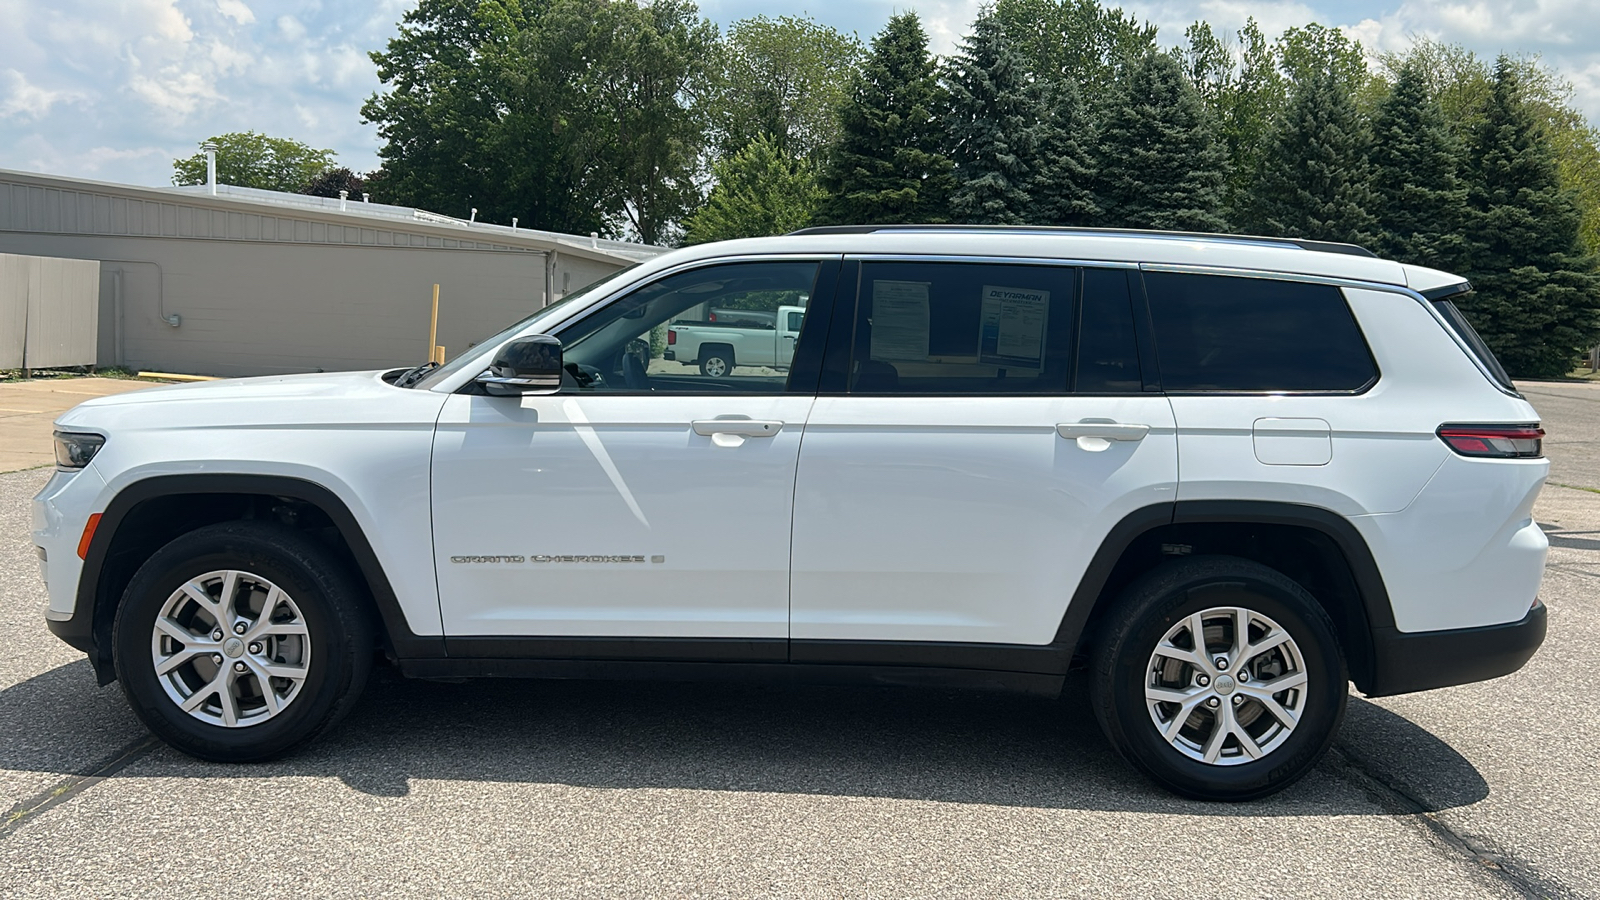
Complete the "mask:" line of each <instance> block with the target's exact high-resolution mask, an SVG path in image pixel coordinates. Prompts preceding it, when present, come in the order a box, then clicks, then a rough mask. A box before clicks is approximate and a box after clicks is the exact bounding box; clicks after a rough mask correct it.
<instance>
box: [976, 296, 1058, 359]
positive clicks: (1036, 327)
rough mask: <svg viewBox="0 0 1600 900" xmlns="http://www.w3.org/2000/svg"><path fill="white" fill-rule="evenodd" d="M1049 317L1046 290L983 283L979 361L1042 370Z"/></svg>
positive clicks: (979, 320)
mask: <svg viewBox="0 0 1600 900" xmlns="http://www.w3.org/2000/svg"><path fill="white" fill-rule="evenodd" d="M1049 319H1050V292H1049V291H1041V290H1038V289H1036V288H1013V287H1000V286H997V285H991V284H986V285H984V286H983V313H982V315H980V316H979V317H978V361H979V362H982V363H986V364H989V365H996V366H1004V367H1006V368H1008V369H1032V370H1034V371H1039V370H1042V369H1043V368H1044V337H1045V329H1046V325H1047V324H1048V322H1049Z"/></svg>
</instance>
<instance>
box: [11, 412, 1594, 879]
mask: <svg viewBox="0 0 1600 900" xmlns="http://www.w3.org/2000/svg"><path fill="white" fill-rule="evenodd" d="M1541 392H1543V393H1547V394H1550V395H1552V396H1542V395H1541ZM1528 394H1529V398H1530V399H1531V400H1532V401H1533V402H1534V403H1535V405H1536V406H1538V407H1539V409H1540V412H1541V415H1542V416H1543V417H1544V419H1545V423H1546V427H1547V428H1548V429H1549V431H1550V434H1551V442H1550V444H1549V453H1550V455H1551V457H1552V459H1553V461H1554V473H1553V474H1552V481H1558V482H1561V483H1563V484H1572V485H1578V486H1590V487H1596V488H1600V447H1597V442H1600V390H1594V389H1590V388H1587V387H1584V386H1581V385H1532V386H1528ZM48 474H49V473H48V471H46V470H35V471H24V472H16V473H12V474H3V475H0V808H6V807H9V808H10V810H11V813H10V814H9V815H8V816H7V818H6V820H5V821H4V822H0V896H17V897H34V896H39V897H56V896H104V897H113V896H157V895H161V896H202V895H205V896H224V897H225V896H249V897H278V896H291V895H293V896H333V895H370V896H392V897H456V896H475V897H479V896H539V897H616V896H640V897H763V896H783V897H902V896H905V897H911V896H916V897H985V898H987V897H1046V896H1050V897H1055V896H1062V897H1106V896H1117V897H1223V896H1227V897H1247V898H1252V900H1255V898H1266V897H1285V896H1315V897H1422V896H1429V897H1587V896H1600V838H1597V837H1596V828H1595V824H1594V823H1595V815H1596V814H1595V812H1594V810H1595V809H1596V807H1597V806H1600V756H1597V751H1596V749H1595V741H1594V732H1595V723H1596V722H1597V721H1600V712H1597V710H1600V678H1596V677H1595V673H1596V672H1600V493H1597V492H1594V491H1588V490H1580V489H1577V488H1575V487H1573V488H1563V487H1549V488H1547V489H1546V491H1545V493H1544V495H1543V496H1542V497H1541V499H1540V502H1539V505H1538V507H1537V510H1536V514H1537V517H1538V520H1539V522H1540V523H1541V524H1542V525H1543V526H1544V527H1545V529H1546V531H1547V532H1548V533H1549V534H1550V537H1551V544H1552V547H1551V555H1550V565H1549V568H1548V570H1547V573H1546V576H1545V582H1544V586H1543V589H1542V595H1543V597H1544V600H1545V602H1546V603H1547V605H1548V606H1549V607H1550V635H1549V638H1548V640H1547V641H1546V643H1545V646H1544V648H1543V649H1542V650H1541V651H1540V653H1539V654H1538V655H1537V656H1535V657H1534V659H1533V660H1532V662H1530V663H1529V664H1528V666H1527V667H1526V668H1525V669H1523V670H1522V671H1521V672H1518V673H1516V674H1515V675H1511V676H1508V677H1506V678H1503V679H1499V680H1495V681H1491V682H1486V683H1483V684H1477V685H1468V686H1463V687H1457V688H1449V689H1444V690H1439V691H1432V692H1428V693H1424V694H1417V695H1412V696H1408V697H1397V698H1386V699H1381V700H1375V701H1368V700H1364V699H1361V698H1359V697H1354V696H1353V697H1352V698H1351V701H1350V709H1349V713H1348V716H1347V718H1346V720H1345V724H1344V728H1343V731H1342V733H1341V736H1340V738H1339V741H1338V743H1337V744H1336V746H1335V748H1334V750H1333V752H1332V753H1330V754H1329V756H1328V758H1327V759H1326V761H1325V762H1324V763H1323V764H1322V765H1321V766H1320V767H1319V768H1318V769H1317V770H1316V771H1314V772H1313V773H1312V774H1311V775H1310V776H1309V777H1307V778H1306V779H1305V780H1304V781H1302V782H1301V783H1299V784H1298V785H1296V786H1294V787H1293V788H1291V789H1289V790H1288V791H1286V792H1284V793H1282V794H1280V795H1278V796H1276V797H1273V798H1269V799H1267V800H1264V801H1260V802H1254V803H1247V804H1237V805H1216V804H1204V803H1194V802H1189V801H1184V800H1179V799H1176V798H1173V797H1171V796H1170V795H1167V794H1165V793H1163V792H1161V791H1159V790H1157V789H1155V788H1153V787H1152V786H1150V785H1149V784H1148V783H1146V782H1145V781H1143V780H1142V779H1141V778H1140V777H1139V776H1137V775H1136V774H1134V773H1133V772H1132V771H1131V770H1130V769H1129V768H1127V767H1126V766H1125V765H1124V764H1122V763H1121V762H1120V761H1119V760H1117V759H1116V758H1115V756H1114V755H1113V754H1112V753H1111V751H1110V750H1109V749H1108V747H1107V746H1106V744H1105V742H1104V740H1103V739H1102V738H1101V736H1100V733H1099V730H1098V728H1097V727H1096V726H1095V723H1094V721H1093V717H1092V715H1091V714H1090V712H1089V708H1088V706H1087V704H1086V703H1084V702H1083V700H1082V699H1081V697H1080V696H1079V694H1078V693H1077V692H1079V691H1081V690H1082V685H1081V683H1078V684H1074V683H1072V682H1069V685H1068V691H1067V696H1065V697H1064V698H1063V699H1062V700H1061V701H1059V702H1052V701H1043V700H1037V699H1032V698H1025V697H1011V696H1002V695H974V694H962V693H955V692H939V691H931V692H920V691H911V690H898V689H887V688H885V689H864V690H863V689H823V688H778V687H756V686H736V685H673V684H629V683H582V682H531V681H530V682H513V681H483V682H474V683H467V684H433V683H422V682H409V681H404V680H401V679H398V678H396V677H393V676H391V675H388V674H386V673H384V672H379V673H377V674H376V676H375V678H374V680H373V682H372V683H371V684H369V686H368V689H367V692H366V694H365V696H364V698H363V700H362V702H361V705H360V706H359V708H358V709H357V710H356V712H355V713H354V714H353V715H352V716H351V717H350V718H349V719H347V720H346V721H345V722H344V724H342V725H341V726H340V727H339V728H338V729H336V731H334V732H333V733H332V734H330V735H329V736H327V737H326V738H325V739H323V740H322V741H321V742H319V743H318V744H316V745H314V746H313V747H312V748H310V749H309V750H308V751H306V752H304V753H302V754H300V755H298V756H296V757H294V758H291V759H288V760H283V761H280V762H276V763H270V764H265V765H252V766H227V765H215V764H209V763H201V762H196V761H194V760H192V759H189V758H187V757H184V756H182V755H180V754H177V753H175V752H173V751H171V750H169V749H167V748H166V747H164V746H162V745H160V744H157V743H155V742H153V741H152V740H151V739H149V738H148V736H147V733H146V732H145V731H144V729H143V728H142V727H141V726H140V725H139V724H138V722H137V721H135V720H134V718H133V716H132V715H131V713H129V712H128V711H127V709H126V706H125V704H124V702H123V698H122V695H121V692H120V689H119V688H117V687H116V686H111V687H106V688H98V687H96V686H95V685H94V678H93V675H92V673H91V672H90V670H89V667H88V664H87V663H86V662H85V661H84V660H83V658H82V656H81V655H80V654H77V653H76V652H75V651H73V650H71V649H70V648H68V647H67V646H65V645H64V644H61V643H60V642H59V641H57V640H55V639H54V638H53V637H52V636H51V635H50V634H49V633H48V632H47V631H46V630H45V628H44V625H43V621H42V609H43V605H44V593H43V589H42V587H41V585H40V584H39V579H38V573H37V567H36V564H35V561H34V558H33V553H32V546H31V544H30V542H29V540H28V537H27V531H28V510H27V500H28V498H29V497H30V496H31V495H32V494H33V493H34V491H36V490H37V489H38V487H39V486H40V485H42V484H43V483H44V481H45V479H46V478H47V477H48Z"/></svg>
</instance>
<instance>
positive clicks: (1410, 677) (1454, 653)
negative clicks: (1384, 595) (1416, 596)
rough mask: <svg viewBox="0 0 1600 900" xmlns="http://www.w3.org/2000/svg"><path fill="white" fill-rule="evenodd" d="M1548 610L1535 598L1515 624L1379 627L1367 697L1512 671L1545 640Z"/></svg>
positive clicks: (1401, 692)
mask: <svg viewBox="0 0 1600 900" xmlns="http://www.w3.org/2000/svg"><path fill="white" fill-rule="evenodd" d="M1546 617H1547V610H1546V609H1545V605H1544V604H1543V603H1541V602H1539V601H1537V600H1535V601H1534V603H1533V608H1532V609H1530V610H1528V614H1527V615H1525V616H1523V617H1522V619H1520V620H1519V621H1516V622H1506V623H1504V624H1501V625H1485V626H1483V627H1481V628H1457V629H1452V630H1449V631H1415V632H1404V631H1399V630H1397V629H1395V628H1379V629H1377V630H1376V633H1374V634H1373V636H1372V648H1373V662H1374V666H1373V669H1374V671H1373V678H1372V689H1371V690H1369V691H1367V692H1366V694H1367V696H1369V697H1388V696H1392V695H1394V694H1410V693H1413V692H1415V691H1427V690H1432V689H1433V688H1441V687H1449V686H1450V685H1455V684H1470V683H1471V682H1474V681H1487V680H1488V679H1490V678H1499V677H1500V676H1501V675H1509V674H1511V673H1512V672H1515V671H1516V670H1518V669H1520V668H1522V666H1523V664H1524V663H1526V662H1527V661H1528V660H1530V659H1532V658H1533V654H1534V653H1535V652H1537V651H1538V649H1539V645H1540V644H1543V643H1544V635H1545V629H1546Z"/></svg>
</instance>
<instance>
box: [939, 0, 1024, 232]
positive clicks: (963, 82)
mask: <svg viewBox="0 0 1600 900" xmlns="http://www.w3.org/2000/svg"><path fill="white" fill-rule="evenodd" d="M946 85H947V88H948V91H949V96H950V105H949V108H948V113H947V115H946V117H945V122H946V125H945V127H946V130H947V135H948V140H949V141H950V147H951V150H950V158H951V160H952V161H953V162H954V163H955V185H956V186H955V190H954V191H953V192H952V194H951V196H950V217H951V220H952V221H956V222H963V223H969V224H975V225H1021V224H1023V223H1025V222H1026V221H1027V219H1028V213H1029V207H1030V206H1031V202H1030V200H1029V197H1028V193H1027V186H1028V183H1029V181H1030V180H1031V179H1032V177H1033V175H1034V170H1035V168H1036V167H1037V165H1038V162H1039V160H1038V158H1037V156H1038V154H1037V142H1038V137H1039V134H1038V126H1039V123H1040V122H1041V121H1042V120H1043V119H1044V118H1045V117H1046V114H1047V111H1046V109H1045V107H1044V103H1043V102H1042V100H1041V94H1040V92H1039V91H1038V90H1036V89H1034V88H1033V86H1031V85H1029V84H1028V80H1027V75H1026V73H1025V72H1024V70H1023V65H1022V59H1021V57H1019V56H1018V55H1017V54H1016V52H1015V51H1013V50H1012V49H1011V48H1010V46H1008V42H1007V40H1006V37H1005V35H1004V34H1003V33H1002V31H1001V28H1000V23H999V22H998V21H997V20H996V19H995V18H994V15H993V14H992V13H991V12H988V11H985V12H984V13H982V14H980V15H979V16H978V19H977V21H976V22H974V23H973V26H972V34H971V35H970V36H968V37H967V39H966V41H965V42H963V43H962V46H961V51H960V53H958V54H957V55H956V57H955V58H954V59H953V60H951V61H950V68H949V71H948V73H947V75H946Z"/></svg>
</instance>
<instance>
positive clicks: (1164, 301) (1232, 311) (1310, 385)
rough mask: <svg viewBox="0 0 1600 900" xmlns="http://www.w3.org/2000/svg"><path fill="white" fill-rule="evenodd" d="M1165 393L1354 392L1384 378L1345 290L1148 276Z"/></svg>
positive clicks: (1202, 277)
mask: <svg viewBox="0 0 1600 900" xmlns="http://www.w3.org/2000/svg"><path fill="white" fill-rule="evenodd" d="M1144 282H1145V291H1146V293H1147V294H1148V296H1149V298H1150V315H1151V318H1152V319H1153V320H1154V325H1155V338H1156V354H1157V356H1158V357H1159V359H1160V363H1161V387H1162V389H1163V390H1167V391H1234V392H1247V393H1255V392H1336V391H1358V390H1361V389H1363V388H1365V387H1366V386H1368V385H1369V384H1371V383H1372V382H1373V380H1374V379H1376V378H1377V377H1378V369H1377V364H1376V363H1375V362H1373V359H1372V352H1371V351H1370V350H1368V349H1367V342H1366V340H1365V339H1364V338H1363V337H1362V336H1361V329H1360V328H1359V327H1357V325H1356V320H1355V316H1354V315H1352V314H1351V312H1350V307H1349V305H1348V304H1347V303H1346V302H1345V299H1344V293H1343V292H1342V291H1340V290H1339V289H1338V288H1337V287H1334V286H1332V285H1325V284H1306V283H1303V282H1295V281H1279V280H1274V279H1267V278H1241V277H1234V276H1222V275H1190V274H1186V273H1173V272H1147V273H1145V276H1144Z"/></svg>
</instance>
